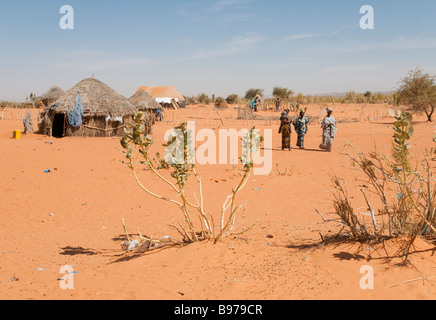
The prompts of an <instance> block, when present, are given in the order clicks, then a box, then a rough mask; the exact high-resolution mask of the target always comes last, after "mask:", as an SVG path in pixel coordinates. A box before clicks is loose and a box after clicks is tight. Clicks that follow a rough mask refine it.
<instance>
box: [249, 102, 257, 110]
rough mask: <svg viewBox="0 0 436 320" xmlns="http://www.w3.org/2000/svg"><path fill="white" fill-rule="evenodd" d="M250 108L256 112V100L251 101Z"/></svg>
mask: <svg viewBox="0 0 436 320" xmlns="http://www.w3.org/2000/svg"><path fill="white" fill-rule="evenodd" d="M250 108H251V110H252V111H253V112H254V111H255V108H256V104H255V102H254V99H251V101H250Z"/></svg>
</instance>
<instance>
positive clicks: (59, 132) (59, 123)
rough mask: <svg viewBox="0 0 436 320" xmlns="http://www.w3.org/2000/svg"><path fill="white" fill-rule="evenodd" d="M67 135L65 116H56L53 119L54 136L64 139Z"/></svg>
mask: <svg viewBox="0 0 436 320" xmlns="http://www.w3.org/2000/svg"><path fill="white" fill-rule="evenodd" d="M64 134H65V114H63V113H58V114H55V116H54V119H53V128H52V136H53V137H55V138H62V137H63V136H64Z"/></svg>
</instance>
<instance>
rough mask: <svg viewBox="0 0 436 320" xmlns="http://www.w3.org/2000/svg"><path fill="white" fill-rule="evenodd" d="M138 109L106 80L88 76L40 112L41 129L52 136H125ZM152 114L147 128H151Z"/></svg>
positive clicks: (149, 130)
mask: <svg viewBox="0 0 436 320" xmlns="http://www.w3.org/2000/svg"><path fill="white" fill-rule="evenodd" d="M137 112H138V110H137V109H136V108H135V107H134V106H133V105H132V104H131V103H130V102H129V100H127V98H125V97H123V96H121V95H119V94H118V93H117V92H115V91H114V90H113V89H111V88H110V87H109V86H107V85H106V84H104V83H103V82H101V81H99V80H97V79H94V78H88V79H85V80H83V81H81V82H79V83H78V84H77V85H75V86H74V87H73V88H71V89H70V90H68V91H67V92H66V93H65V94H63V95H62V96H61V97H59V98H58V99H57V100H56V101H55V102H54V103H52V104H51V105H50V107H48V108H45V109H44V110H43V111H42V112H41V114H40V122H39V133H41V134H46V135H48V136H53V137H65V136H76V137H77V136H79V137H113V136H122V135H123V134H124V128H125V127H126V125H127V124H128V123H129V122H131V121H132V115H134V114H135V113H137ZM148 117H149V120H150V121H149V123H148V124H147V131H148V133H151V131H152V118H151V117H150V116H148Z"/></svg>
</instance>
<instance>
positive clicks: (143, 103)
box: [129, 90, 162, 113]
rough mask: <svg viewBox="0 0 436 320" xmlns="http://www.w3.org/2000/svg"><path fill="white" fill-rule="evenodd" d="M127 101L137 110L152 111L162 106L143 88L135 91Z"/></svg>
mask: <svg viewBox="0 0 436 320" xmlns="http://www.w3.org/2000/svg"><path fill="white" fill-rule="evenodd" d="M129 101H130V103H131V104H132V105H133V106H134V107H135V108H136V109H138V110H139V111H145V112H149V113H154V112H156V110H158V109H162V106H161V105H160V104H159V103H158V102H157V101H156V100H155V99H153V97H152V96H151V95H150V94H149V93H148V92H145V91H144V90H139V91H137V92H136V93H135V94H134V95H133V96H132V97H131V98H130V99H129Z"/></svg>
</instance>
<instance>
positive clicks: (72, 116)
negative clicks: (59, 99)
mask: <svg viewBox="0 0 436 320" xmlns="http://www.w3.org/2000/svg"><path fill="white" fill-rule="evenodd" d="M82 115H83V104H82V96H81V95H80V93H79V94H78V95H77V97H76V106H75V108H74V110H73V113H71V112H69V111H67V116H68V122H69V123H70V125H72V126H73V127H80V126H81V125H82Z"/></svg>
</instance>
